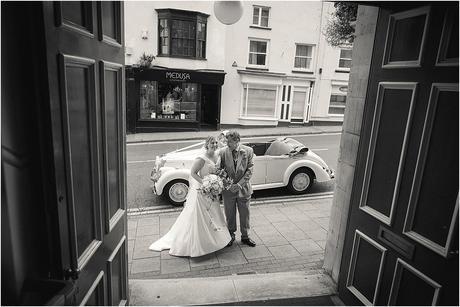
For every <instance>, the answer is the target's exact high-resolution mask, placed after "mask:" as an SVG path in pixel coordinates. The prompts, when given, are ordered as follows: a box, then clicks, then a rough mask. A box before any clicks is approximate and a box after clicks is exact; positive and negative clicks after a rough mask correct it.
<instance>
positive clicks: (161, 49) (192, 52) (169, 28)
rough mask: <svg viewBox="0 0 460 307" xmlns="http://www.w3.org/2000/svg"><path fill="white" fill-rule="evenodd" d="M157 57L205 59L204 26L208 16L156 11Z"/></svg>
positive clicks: (172, 10)
mask: <svg viewBox="0 0 460 307" xmlns="http://www.w3.org/2000/svg"><path fill="white" fill-rule="evenodd" d="M156 11H157V12H158V55H159V56H170V57H185V58H197V59H205V58H206V24H207V18H208V16H209V15H207V14H203V13H198V12H191V11H182V10H175V9H157V10H156Z"/></svg>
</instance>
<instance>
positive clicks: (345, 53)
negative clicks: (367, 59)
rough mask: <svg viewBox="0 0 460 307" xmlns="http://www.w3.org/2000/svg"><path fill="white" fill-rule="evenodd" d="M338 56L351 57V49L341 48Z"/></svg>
mask: <svg viewBox="0 0 460 307" xmlns="http://www.w3.org/2000/svg"><path fill="white" fill-rule="evenodd" d="M340 58H341V59H343V58H345V59H351V50H350V49H341V50H340Z"/></svg>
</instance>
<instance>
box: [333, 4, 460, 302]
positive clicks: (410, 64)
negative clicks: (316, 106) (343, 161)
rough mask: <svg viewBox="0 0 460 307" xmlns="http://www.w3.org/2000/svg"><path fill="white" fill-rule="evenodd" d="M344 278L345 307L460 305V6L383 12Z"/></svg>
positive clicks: (383, 9)
mask: <svg viewBox="0 0 460 307" xmlns="http://www.w3.org/2000/svg"><path fill="white" fill-rule="evenodd" d="M374 44H375V45H374V49H373V58H372V64H371V69H370V76H369V83H368V89H367V97H366V102H365V103H366V105H365V109H364V115H363V126H362V134H361V140H360V144H359V150H358V158H357V166H356V171H355V177H354V185H353V190H352V194H351V201H350V204H351V205H350V213H349V218H348V226H347V232H346V237H345V243H344V244H345V245H344V252H343V255H342V262H341V269H340V274H339V296H340V298H341V299H342V300H343V301H344V302H345V304H346V305H357V304H366V305H387V304H390V305H432V304H433V305H435V304H436V305H458V287H459V285H458V269H459V268H458V202H459V201H458V186H459V181H458V173H459V165H458V157H459V152H458V146H459V135H458V127H459V119H458V114H459V100H458V99H459V97H458V3H452V4H450V5H449V6H447V4H445V3H444V5H443V6H441V5H439V6H438V5H436V6H432V7H430V6H420V5H416V4H413V5H412V8H411V7H408V6H384V7H381V8H380V14H379V17H378V21H377V28H376V36H375V41H374Z"/></svg>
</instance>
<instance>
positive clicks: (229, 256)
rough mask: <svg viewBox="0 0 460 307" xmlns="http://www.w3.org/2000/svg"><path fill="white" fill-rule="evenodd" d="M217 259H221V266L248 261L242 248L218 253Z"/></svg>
mask: <svg viewBox="0 0 460 307" xmlns="http://www.w3.org/2000/svg"><path fill="white" fill-rule="evenodd" d="M217 259H218V260H219V263H220V265H221V266H230V265H237V264H245V263H248V262H247V260H246V258H245V257H244V255H243V252H242V251H241V250H240V251H237V252H230V253H222V254H217Z"/></svg>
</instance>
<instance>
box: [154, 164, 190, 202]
mask: <svg viewBox="0 0 460 307" xmlns="http://www.w3.org/2000/svg"><path fill="white" fill-rule="evenodd" d="M189 177H190V170H189V169H185V168H180V169H172V170H169V171H167V172H165V173H164V174H162V175H161V177H160V178H159V179H158V181H157V182H156V183H155V193H156V194H157V195H161V194H163V189H164V187H165V186H166V185H167V184H168V183H169V182H171V181H172V180H176V179H183V180H186V181H187V182H188V180H189Z"/></svg>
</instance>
